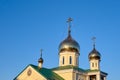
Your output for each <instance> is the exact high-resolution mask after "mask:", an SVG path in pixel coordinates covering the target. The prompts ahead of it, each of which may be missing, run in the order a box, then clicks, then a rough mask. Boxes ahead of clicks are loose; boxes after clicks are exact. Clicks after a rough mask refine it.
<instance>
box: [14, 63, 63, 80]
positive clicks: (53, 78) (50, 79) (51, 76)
mask: <svg viewBox="0 0 120 80" xmlns="http://www.w3.org/2000/svg"><path fill="white" fill-rule="evenodd" d="M28 66H31V67H32V68H33V69H35V70H36V71H37V72H38V73H39V74H41V75H42V76H44V77H45V78H46V79H47V80H64V79H63V78H62V77H61V76H59V75H57V74H56V73H54V72H53V71H52V70H51V69H47V68H40V69H39V68H38V66H35V65H32V64H30V65H28ZM28 66H27V67H28ZM27 67H26V68H27ZM26 68H25V69H26ZM25 69H24V70H25ZM24 70H23V71H24ZM23 71H22V72H23ZM22 72H21V73H22ZM21 73H20V74H21ZM20 74H18V76H19V75H20ZM18 76H17V77H18ZM17 77H15V78H14V79H13V80H16V78H17Z"/></svg>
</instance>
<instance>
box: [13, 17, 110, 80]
mask: <svg viewBox="0 0 120 80" xmlns="http://www.w3.org/2000/svg"><path fill="white" fill-rule="evenodd" d="M71 21H72V19H71V18H69V19H68V21H67V22H68V24H69V25H68V35H67V37H66V38H65V39H64V40H63V41H62V42H61V43H60V45H59V48H58V53H59V54H58V56H59V65H58V66H57V67H54V68H52V69H48V68H45V67H43V66H42V65H43V63H44V60H43V58H42V51H41V56H40V58H39V59H38V65H33V64H29V65H28V66H27V67H26V68H25V69H24V70H23V71H21V72H20V73H19V74H18V75H17V76H16V77H15V78H14V80H107V75H108V74H107V73H106V72H103V71H101V68H100V61H101V54H100V53H99V52H98V51H97V50H96V47H95V43H94V44H93V49H92V50H91V52H90V53H89V55H88V60H89V66H90V68H89V69H82V68H80V67H79V56H80V46H79V43H78V42H77V41H76V40H74V39H73V37H72V35H71V25H70V23H71ZM93 40H95V37H94V38H93Z"/></svg>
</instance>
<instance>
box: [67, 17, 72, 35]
mask: <svg viewBox="0 0 120 80" xmlns="http://www.w3.org/2000/svg"><path fill="white" fill-rule="evenodd" d="M72 21H73V19H72V18H71V17H69V18H68V20H67V23H68V34H70V32H71V29H70V28H71V22H72Z"/></svg>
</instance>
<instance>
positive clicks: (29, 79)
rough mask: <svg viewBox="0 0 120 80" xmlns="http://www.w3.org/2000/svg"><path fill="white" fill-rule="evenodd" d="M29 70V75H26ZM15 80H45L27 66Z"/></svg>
mask: <svg viewBox="0 0 120 80" xmlns="http://www.w3.org/2000/svg"><path fill="white" fill-rule="evenodd" d="M29 70H31V75H28V71H29ZM17 80H47V79H46V78H44V77H43V76H42V75H40V74H39V73H38V72H36V71H35V70H34V69H33V68H32V67H31V66H28V67H27V69H26V70H24V71H23V72H22V73H21V74H20V75H19V76H18V77H17Z"/></svg>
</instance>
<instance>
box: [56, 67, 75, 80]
mask: <svg viewBox="0 0 120 80" xmlns="http://www.w3.org/2000/svg"><path fill="white" fill-rule="evenodd" d="M54 72H55V73H57V74H58V75H59V76H61V77H63V78H64V79H65V80H74V79H73V70H72V69H69V70H58V71H54Z"/></svg>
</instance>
